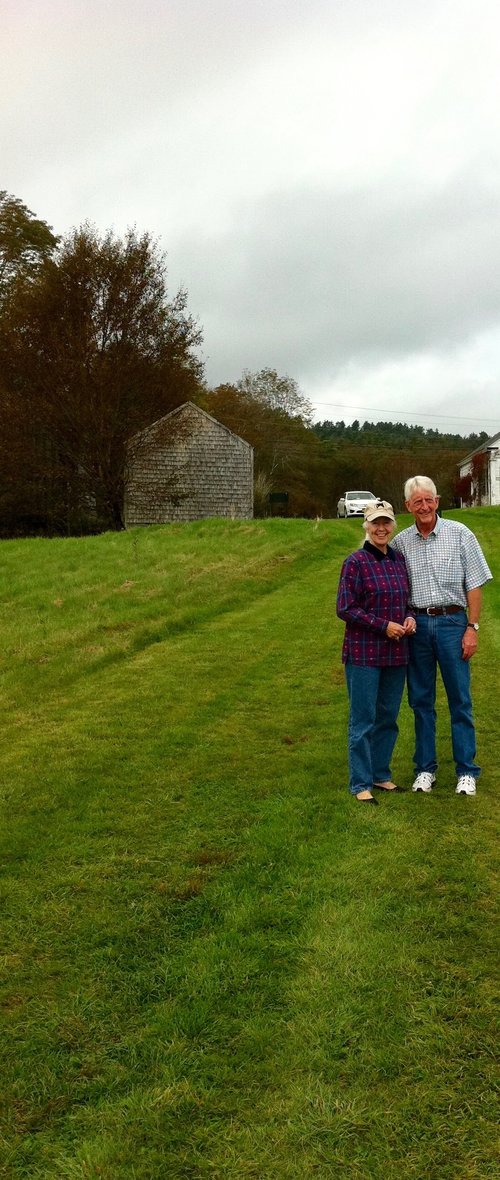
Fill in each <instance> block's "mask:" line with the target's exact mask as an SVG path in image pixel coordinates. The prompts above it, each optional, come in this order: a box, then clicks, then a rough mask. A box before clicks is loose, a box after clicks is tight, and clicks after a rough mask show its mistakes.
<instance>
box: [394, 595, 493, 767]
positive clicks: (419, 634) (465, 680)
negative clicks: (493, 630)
mask: <svg viewBox="0 0 500 1180" xmlns="http://www.w3.org/2000/svg"><path fill="white" fill-rule="evenodd" d="M466 626H467V616H466V613H465V611H463V612H460V613H459V614H455V615H439V616H436V617H435V618H431V617H430V616H429V615H417V630H416V634H415V635H414V636H413V637H412V639H411V640H410V663H409V666H408V700H409V703H410V707H411V708H412V709H413V712H414V716H415V755H414V762H415V769H416V771H417V773H418V772H419V771H421V770H428V771H431V772H432V773H434V771H435V770H436V769H437V758H436V671H437V668H438V667H439V670H440V672H441V676H442V679H443V684H444V687H445V692H446V696H447V698H448V706H449V710H450V717H451V740H452V749H453V757H454V759H455V765H456V771H457V775H459V776H460V775H462V774H470V775H472V777H473V778H477V777H478V775H479V774H480V768H479V766H477V765H476V763H475V761H474V759H475V757H476V735H475V731H474V721H473V716H472V702H471V695H470V664H469V663H468V661H467V660H464V659H462V637H463V634H464V631H465V628H466Z"/></svg>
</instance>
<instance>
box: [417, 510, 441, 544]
mask: <svg viewBox="0 0 500 1180" xmlns="http://www.w3.org/2000/svg"><path fill="white" fill-rule="evenodd" d="M413 527H414V529H415V532H416V534H417V536H418V537H422V540H427V537H432V535H433V534H434V533H435V535H436V536H437V535H438V533H439V530H440V529H442V527H443V522H442V520H441V517H440V516H439V515H436V523H435V525H434V528H433V529H431V531H430V533H427V537H423V536H422V533H421V532H420V529H419V528H418V527H417V522H416V521H414V522H413Z"/></svg>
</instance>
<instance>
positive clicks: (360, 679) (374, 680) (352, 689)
mask: <svg viewBox="0 0 500 1180" xmlns="http://www.w3.org/2000/svg"><path fill="white" fill-rule="evenodd" d="M345 677H346V682H347V692H348V694H349V706H350V708H349V728H348V756H349V790H350V792H351V795H358V794H359V792H360V791H371V788H372V785H373V783H386V782H390V780H391V769H390V761H391V758H392V752H393V750H394V746H395V744H396V738H397V736H398V726H397V716H398V713H399V706H400V704H401V697H402V695H403V689H404V686H405V680H406V668H405V667H402V668H385V667H383V668H368V667H364V666H361V665H358V664H350V663H347V664H346V665H345Z"/></svg>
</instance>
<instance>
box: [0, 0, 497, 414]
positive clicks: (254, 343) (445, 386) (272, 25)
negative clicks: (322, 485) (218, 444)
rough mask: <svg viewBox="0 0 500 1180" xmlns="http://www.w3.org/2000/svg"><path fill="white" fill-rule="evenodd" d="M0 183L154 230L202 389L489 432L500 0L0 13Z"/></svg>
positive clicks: (62, 220)
mask: <svg viewBox="0 0 500 1180" xmlns="http://www.w3.org/2000/svg"><path fill="white" fill-rule="evenodd" d="M0 12H1V22H0V40H1V42H2V44H1V46H0V47H1V53H2V68H1V81H0V94H1V103H0V133H1V142H0V188H4V189H7V191H8V192H10V193H12V194H13V195H15V196H17V197H20V198H21V199H22V200H23V201H24V202H25V204H27V205H28V206H29V208H30V209H31V210H32V211H33V212H34V213H36V214H37V216H39V217H42V218H43V219H44V220H46V221H48V222H49V224H50V225H52V226H53V228H54V230H55V231H56V232H57V233H63V234H64V233H65V232H67V231H68V230H69V229H71V228H72V227H73V226H76V225H80V224H81V223H82V222H83V221H85V220H87V219H88V220H90V221H92V222H94V224H95V225H96V226H97V228H98V229H99V230H100V231H103V232H104V231H105V230H107V229H108V228H113V229H114V230H115V231H116V232H117V233H120V234H121V233H123V232H124V231H125V229H126V228H127V227H128V226H130V225H136V227H137V229H138V231H143V230H149V231H151V232H152V233H153V234H154V235H155V236H157V237H158V239H159V241H160V244H161V247H162V248H163V249H164V250H165V251H166V252H167V260H168V272H169V286H170V291H171V294H172V295H173V294H174V292H175V291H176V290H177V288H178V287H179V286H181V285H182V286H183V287H186V288H187V291H188V307H189V310H190V312H191V313H192V314H193V315H194V316H195V317H196V318H197V319H198V320H199V322H200V324H201V326H202V328H203V333H204V359H205V365H206V377H207V381H208V383H209V384H210V385H215V384H217V383H219V382H222V381H234V380H237V379H238V378H239V377H240V376H241V374H242V372H243V370H244V369H250V370H252V371H254V370H258V369H261V368H264V367H270V368H275V369H277V370H278V372H279V373H280V374H289V375H290V376H291V377H294V378H295V379H296V380H297V381H298V382H299V384H300V387H301V389H302V391H303V393H305V394H306V395H307V396H308V397H309V398H310V400H311V401H312V402H313V404H314V406H315V416H316V417H317V418H319V419H323V418H330V419H332V420H333V421H337V420H340V419H344V420H345V421H349V422H351V421H352V420H353V419H355V418H359V419H360V420H361V421H364V420H365V419H369V420H379V419H385V420H392V421H406V422H414V423H417V424H420V425H424V426H431V427H434V428H435V429H438V430H448V429H449V430H453V431H456V432H458V433H461V434H467V433H468V432H469V431H472V430H474V431H479V430H486V431H487V433H488V434H489V435H492V434H495V433H497V431H498V430H500V314H499V313H500V4H499V0H1V3H0Z"/></svg>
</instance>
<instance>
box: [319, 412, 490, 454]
mask: <svg viewBox="0 0 500 1180" xmlns="http://www.w3.org/2000/svg"><path fill="white" fill-rule="evenodd" d="M313 430H314V433H315V434H317V435H318V438H321V439H323V440H324V441H330V440H331V441H332V442H342V441H345V442H348V443H356V444H357V445H358V446H362V447H373V446H376V447H394V448H405V449H411V450H413V449H416V450H417V449H420V447H425V448H426V449H428V448H429V447H437V448H441V449H442V448H446V449H450V450H457V451H460V452H461V453H462V454H463V455H467V454H469V452H470V451H474V450H475V449H476V447H480V446H481V443H483V442H486V439H487V438H488V435H487V434H486V432H485V431H484V430H482V431H481V432H480V433H479V434H469V435H466V436H464V435H462V434H443V433H441V431H439V430H433V429H425V427H424V426H408V425H406V423H404V422H363V423H362V424H361V423H360V422H358V421H355V422H353V423H352V424H351V425H350V426H346V424H345V422H330V421H328V419H326V420H325V421H324V422H315V424H314V426H313Z"/></svg>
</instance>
